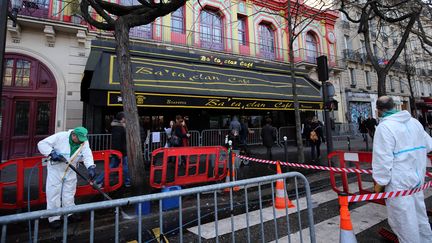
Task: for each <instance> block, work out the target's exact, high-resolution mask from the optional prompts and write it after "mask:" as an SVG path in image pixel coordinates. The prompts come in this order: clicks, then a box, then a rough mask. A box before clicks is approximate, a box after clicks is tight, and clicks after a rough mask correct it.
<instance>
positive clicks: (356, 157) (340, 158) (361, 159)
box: [328, 150, 384, 204]
mask: <svg viewBox="0 0 432 243" xmlns="http://www.w3.org/2000/svg"><path fill="white" fill-rule="evenodd" d="M332 159H333V160H332ZM334 159H336V161H337V162H336V163H339V166H338V165H337V164H334V163H333V164H332V162H333V161H334ZM328 161H329V166H334V167H340V168H352V167H348V166H347V163H351V164H354V168H356V169H371V168H372V153H371V152H354V151H349V152H347V151H340V150H338V151H333V152H331V153H330V154H329V155H328ZM336 175H340V177H341V181H342V190H341V189H340V188H339V187H338V186H337V185H336ZM355 175H356V177H357V183H358V189H359V192H358V193H359V194H367V193H372V191H369V190H366V189H365V188H363V184H362V175H364V174H360V173H355ZM330 183H331V186H332V189H333V191H335V192H336V193H341V192H344V193H348V194H350V195H352V194H354V193H353V192H350V190H349V187H348V176H347V173H346V172H334V171H330ZM372 202H375V203H379V204H384V200H376V201H372Z"/></svg>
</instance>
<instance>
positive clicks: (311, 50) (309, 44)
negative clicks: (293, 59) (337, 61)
mask: <svg viewBox="0 0 432 243" xmlns="http://www.w3.org/2000/svg"><path fill="white" fill-rule="evenodd" d="M317 56H318V42H317V40H316V38H315V36H314V35H313V34H312V33H311V32H308V33H307V34H306V60H307V61H308V62H312V63H315V62H316V58H317Z"/></svg>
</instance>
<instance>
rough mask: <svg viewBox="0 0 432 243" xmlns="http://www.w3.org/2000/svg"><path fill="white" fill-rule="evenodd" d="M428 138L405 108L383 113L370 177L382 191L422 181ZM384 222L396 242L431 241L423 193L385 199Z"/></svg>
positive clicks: (431, 147) (429, 145)
mask: <svg viewBox="0 0 432 243" xmlns="http://www.w3.org/2000/svg"><path fill="white" fill-rule="evenodd" d="M431 150H432V138H431V137H430V136H429V135H428V134H427V133H426V132H425V131H424V129H423V126H422V125H421V124H420V122H419V121H417V120H416V119H414V118H412V117H411V115H410V113H408V112H407V111H400V112H397V113H395V114H392V115H389V116H386V117H384V118H383V119H382V121H381V122H380V123H379V125H378V128H377V130H376V132H375V137H374V143H373V158H372V169H373V178H374V180H375V181H376V182H377V183H378V184H379V185H382V186H385V191H386V192H390V191H402V190H408V189H413V188H417V187H419V186H421V185H422V184H423V183H424V181H425V176H426V163H427V153H428V152H430V151H431ZM386 206H387V214H388V222H389V224H390V226H391V228H392V229H393V231H394V232H395V234H396V235H397V237H398V239H399V242H401V243H404V242H410V243H424V242H432V231H431V228H430V225H429V219H428V217H427V214H426V207H425V203H424V193H423V192H418V193H416V194H413V195H411V196H405V197H396V198H389V199H387V200H386Z"/></svg>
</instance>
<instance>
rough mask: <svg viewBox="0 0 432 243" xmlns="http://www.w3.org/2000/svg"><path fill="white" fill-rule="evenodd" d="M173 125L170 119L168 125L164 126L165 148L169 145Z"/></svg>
mask: <svg viewBox="0 0 432 243" xmlns="http://www.w3.org/2000/svg"><path fill="white" fill-rule="evenodd" d="M173 127H174V121H173V120H171V121H170V122H169V127H166V128H164V130H165V134H166V142H165V148H169V147H171V143H170V140H171V135H172V129H173Z"/></svg>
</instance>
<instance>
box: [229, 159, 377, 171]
mask: <svg viewBox="0 0 432 243" xmlns="http://www.w3.org/2000/svg"><path fill="white" fill-rule="evenodd" d="M236 156H237V157H238V158H239V159H244V160H249V161H253V162H258V163H265V164H276V163H277V162H278V161H274V160H265V159H257V158H250V157H246V156H243V155H236ZM279 163H280V164H281V165H285V166H289V167H296V168H304V169H313V170H327V171H333V172H339V173H340V172H347V173H360V174H372V170H369V169H357V168H338V167H329V166H321V165H308V164H297V163H290V162H282V161H279Z"/></svg>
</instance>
